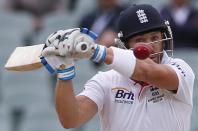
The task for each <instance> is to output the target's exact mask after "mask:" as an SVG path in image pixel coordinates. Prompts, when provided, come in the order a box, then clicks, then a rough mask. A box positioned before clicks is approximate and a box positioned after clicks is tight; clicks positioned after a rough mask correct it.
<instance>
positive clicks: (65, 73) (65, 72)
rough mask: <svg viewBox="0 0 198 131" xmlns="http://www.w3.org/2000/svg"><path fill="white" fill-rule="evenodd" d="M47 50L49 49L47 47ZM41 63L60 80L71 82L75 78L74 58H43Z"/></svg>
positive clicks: (51, 56)
mask: <svg viewBox="0 0 198 131" xmlns="http://www.w3.org/2000/svg"><path fill="white" fill-rule="evenodd" d="M46 48H47V47H46ZM40 59H41V63H42V64H43V65H44V66H45V68H46V69H47V70H48V71H49V72H50V73H56V74H57V78H58V79H60V80H70V79H73V78H74V77H75V67H74V60H73V58H66V57H62V56H57V55H46V56H41V57H40Z"/></svg>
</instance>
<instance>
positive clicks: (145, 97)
mask: <svg viewBox="0 0 198 131" xmlns="http://www.w3.org/2000/svg"><path fill="white" fill-rule="evenodd" d="M162 64H166V65H168V66H169V67H171V68H172V69H174V70H175V72H176V73H177V76H178V78H179V87H178V91H177V93H176V94H174V93H172V92H170V91H168V90H163V89H160V88H158V87H154V86H152V85H144V84H140V83H137V82H135V81H132V80H130V79H129V78H126V77H124V76H122V75H120V74H119V73H118V72H116V71H114V70H110V71H107V72H99V73H98V74H96V75H95V76H94V77H93V78H92V79H90V80H89V81H88V82H87V83H86V84H85V89H84V90H83V91H82V92H81V93H80V94H79V95H84V96H87V97H88V98H90V99H91V100H92V101H94V102H95V103H96V104H97V106H98V111H99V116H100V121H101V131H189V128H190V120H191V112H192V106H193V102H192V95H193V84H194V78H195V75H194V73H193V71H192V69H191V68H190V66H189V65H188V64H187V63H185V62H184V61H183V60H181V59H172V58H169V57H168V56H167V55H166V54H165V55H164V57H163V60H162Z"/></svg>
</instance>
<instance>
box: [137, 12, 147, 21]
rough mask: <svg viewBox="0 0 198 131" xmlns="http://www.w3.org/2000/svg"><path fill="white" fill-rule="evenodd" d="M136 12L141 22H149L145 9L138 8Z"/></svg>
mask: <svg viewBox="0 0 198 131" xmlns="http://www.w3.org/2000/svg"><path fill="white" fill-rule="evenodd" d="M136 14H137V16H138V18H139V20H140V23H147V22H148V19H147V16H146V14H145V13H144V10H140V9H139V10H138V11H136Z"/></svg>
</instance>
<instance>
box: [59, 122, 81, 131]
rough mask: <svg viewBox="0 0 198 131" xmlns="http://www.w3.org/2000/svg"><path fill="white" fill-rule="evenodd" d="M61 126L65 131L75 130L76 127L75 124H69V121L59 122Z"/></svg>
mask: <svg viewBox="0 0 198 131" xmlns="http://www.w3.org/2000/svg"><path fill="white" fill-rule="evenodd" d="M61 125H62V126H63V128H65V129H70V128H76V127H78V126H77V124H76V123H74V122H69V121H61Z"/></svg>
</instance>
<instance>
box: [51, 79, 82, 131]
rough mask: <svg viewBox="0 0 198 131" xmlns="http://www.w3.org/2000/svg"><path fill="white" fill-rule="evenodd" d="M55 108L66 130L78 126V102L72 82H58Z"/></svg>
mask: <svg viewBox="0 0 198 131" xmlns="http://www.w3.org/2000/svg"><path fill="white" fill-rule="evenodd" d="M55 106H56V111H57V113H58V116H59V119H60V121H61V123H62V125H63V126H64V127H65V128H73V127H76V126H77V123H76V122H77V121H78V120H77V119H78V114H79V112H78V102H77V100H76V98H75V94H74V92H73V85H72V81H71V80H70V81H61V80H58V81H57V85H56V93H55Z"/></svg>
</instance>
